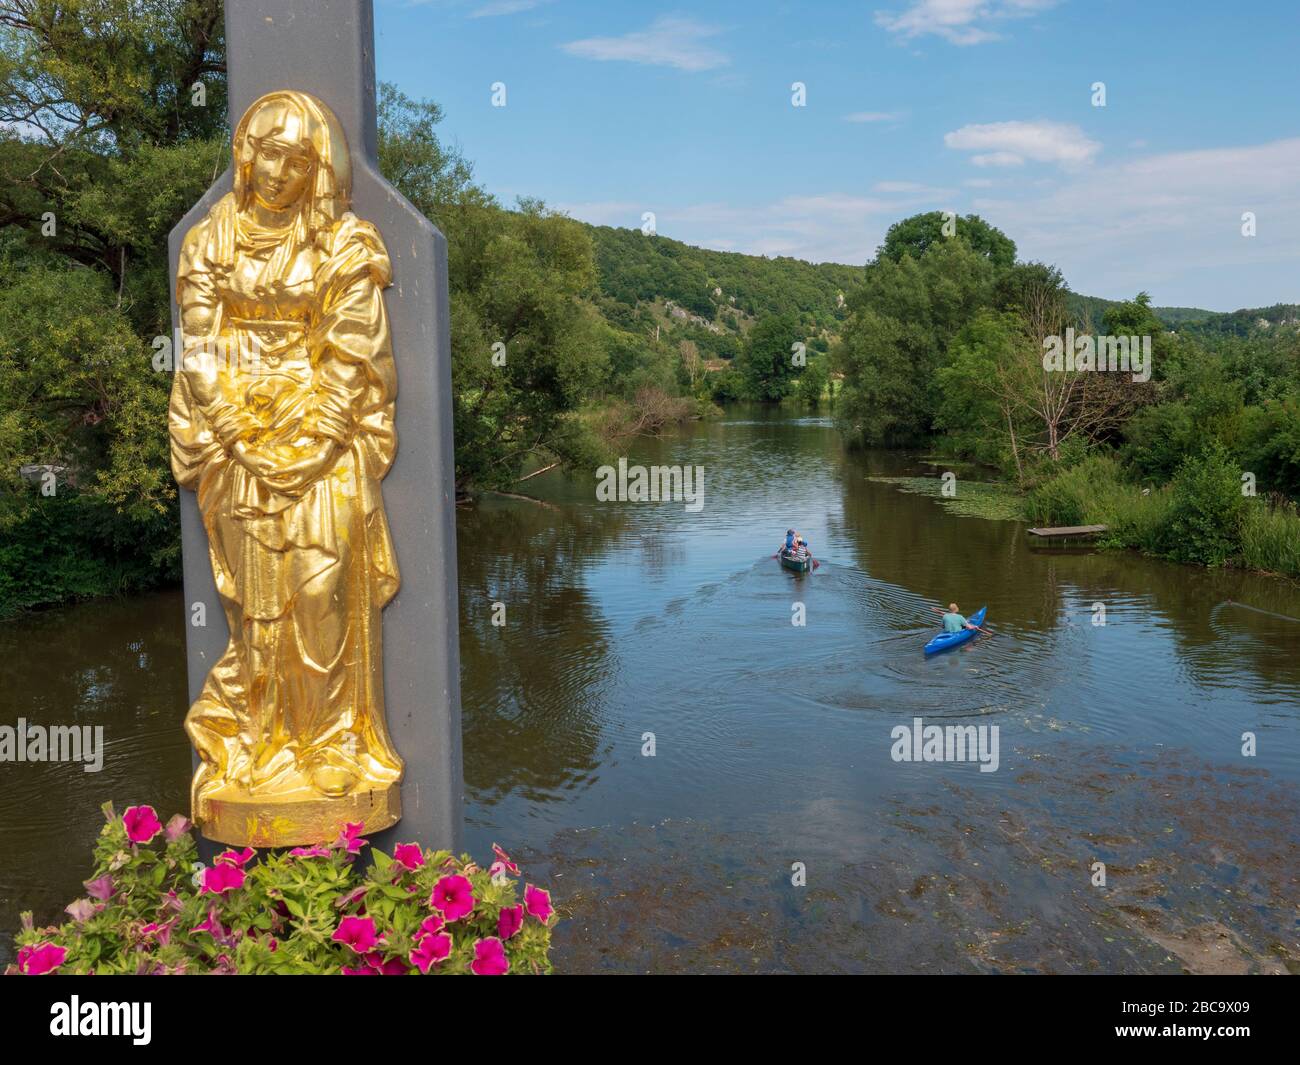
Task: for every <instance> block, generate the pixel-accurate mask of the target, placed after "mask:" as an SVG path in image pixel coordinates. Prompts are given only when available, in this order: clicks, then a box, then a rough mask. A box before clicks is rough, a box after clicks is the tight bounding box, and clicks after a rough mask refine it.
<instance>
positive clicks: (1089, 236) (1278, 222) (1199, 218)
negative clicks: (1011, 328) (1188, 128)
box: [973, 138, 1300, 310]
mask: <svg viewBox="0 0 1300 1065" xmlns="http://www.w3.org/2000/svg"><path fill="white" fill-rule="evenodd" d="M1297 172H1300V138H1292V139H1288V140H1280V141H1273V142H1270V143H1267V144H1259V145H1250V146H1246V147H1237V148H1209V149H1201V150H1196V151H1185V152H1168V153H1163V154H1159V155H1149V156H1143V157H1138V158H1134V159H1132V160H1130V161H1128V162H1118V163H1113V164H1112V165H1109V166H1107V167H1106V168H1104V169H1103V168H1094V169H1089V170H1083V171H1078V172H1074V173H1072V174H1069V175H1067V176H1066V177H1065V178H1064V180H1058V181H1056V182H1053V183H1051V185H1050V187H1048V188H1046V189H1044V190H1043V191H1042V193H1041V195H1037V196H1027V195H1025V193H1024V190H1023V189H1021V190H1020V192H1019V194H1018V195H1016V196H1015V198H1014V199H1012V198H982V199H976V200H975V201H974V202H973V208H974V210H975V211H976V212H977V213H979V214H980V215H982V216H983V217H984V218H986V219H988V221H989V222H991V223H992V224H993V225H996V226H997V227H998V228H1000V229H1001V230H1003V231H1004V232H1005V233H1006V234H1007V235H1008V236H1010V237H1011V238H1012V239H1013V240H1015V242H1016V244H1017V245H1018V247H1019V250H1020V255H1021V257H1022V258H1027V259H1043V260H1045V261H1047V262H1052V263H1055V264H1056V265H1057V266H1059V267H1060V268H1061V270H1062V272H1063V273H1064V274H1065V277H1066V280H1067V281H1069V283H1070V287H1071V288H1073V289H1075V290H1076V291H1078V292H1086V293H1088V294H1090V295H1097V296H1107V297H1110V298H1118V297H1131V296H1132V295H1133V294H1134V293H1136V292H1138V291H1139V290H1141V289H1146V290H1148V291H1150V292H1151V293H1152V296H1153V297H1154V299H1155V302H1156V303H1157V304H1160V305H1179V306H1198V307H1205V308H1208V309H1211V310H1233V309H1235V308H1238V307H1259V306H1266V305H1268V304H1271V303H1277V302H1288V303H1290V302H1296V301H1297V300H1298V299H1300V280H1297V279H1298V278H1300V185H1297V183H1296V180H1295V174H1296V173H1297ZM1002 195H1003V196H1009V193H1007V194H1002ZM1244 211H1254V212H1255V214H1256V216H1257V217H1258V219H1259V235H1258V236H1256V237H1243V236H1242V235H1241V215H1242V212H1244Z"/></svg>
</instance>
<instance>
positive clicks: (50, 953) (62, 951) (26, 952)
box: [18, 943, 68, 976]
mask: <svg viewBox="0 0 1300 1065" xmlns="http://www.w3.org/2000/svg"><path fill="white" fill-rule="evenodd" d="M67 956H68V951H67V948H66V947H61V946H59V945H58V944H57V943H38V944H37V945H36V946H34V947H23V948H22V949H20V950H19V951H18V971H19V972H20V973H22V974H23V975H24V976H44V975H45V974H46V973H52V972H53V971H54V970H55V969H57V968H58V967H59V966H60V965H62V964H63V960H64V959H65V958H66V957H67Z"/></svg>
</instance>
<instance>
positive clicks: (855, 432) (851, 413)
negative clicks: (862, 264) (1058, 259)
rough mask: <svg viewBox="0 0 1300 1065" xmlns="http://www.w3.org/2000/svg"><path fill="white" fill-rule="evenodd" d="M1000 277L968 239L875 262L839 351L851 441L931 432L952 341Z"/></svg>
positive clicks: (902, 439)
mask: <svg viewBox="0 0 1300 1065" xmlns="http://www.w3.org/2000/svg"><path fill="white" fill-rule="evenodd" d="M994 277H995V268H994V266H993V265H992V263H991V262H990V261H989V260H988V259H987V258H985V257H984V256H982V255H980V254H979V253H978V252H975V251H973V250H972V249H971V248H970V247H968V246H967V245H966V244H965V243H964V242H963V241H947V242H944V243H942V244H936V245H934V246H932V247H931V248H929V249H928V250H927V251H926V252H925V254H923V255H922V256H921V257H920V258H919V259H918V258H914V257H912V256H911V255H904V256H902V257H901V258H899V259H898V260H894V259H892V258H889V257H887V256H883V257H881V258H880V259H878V260H877V261H876V262H874V263H872V264H871V266H870V267H868V269H867V272H866V280H865V281H864V283H863V285H862V286H861V288H859V289H858V290H856V291H855V292H854V294H853V295H852V297H851V299H850V301H849V305H850V310H851V314H850V317H849V319H848V321H847V322H845V324H844V328H843V331H842V333H841V337H840V343H839V345H838V347H837V348H836V350H835V352H834V359H835V363H836V366H837V368H838V369H840V370H841V371H842V372H843V373H844V378H845V379H844V391H843V395H842V402H841V404H840V406H839V419H840V422H841V426H842V428H843V429H844V430H845V431H846V433H847V434H848V436H849V438H850V440H851V441H852V442H855V443H860V444H864V445H866V446H879V445H882V444H883V445H886V446H895V445H900V444H909V443H916V442H918V441H920V440H921V439H923V438H924V437H926V436H928V435H929V434H930V433H931V431H932V430H933V428H934V414H935V403H936V398H937V396H936V390H935V389H936V386H935V373H936V371H938V369H939V368H940V367H941V366H943V365H944V363H945V358H946V353H947V349H948V345H949V343H950V342H951V341H952V339H953V338H954V337H955V336H956V335H957V333H958V332H959V331H960V330H961V329H962V327H963V326H965V324H966V323H967V322H968V321H970V320H971V319H972V318H973V317H974V316H975V315H976V314H977V313H978V312H979V310H980V309H981V308H983V307H986V306H988V304H989V302H990V299H991V292H992V285H993V280H994Z"/></svg>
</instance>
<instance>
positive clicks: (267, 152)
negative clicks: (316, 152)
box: [252, 136, 313, 211]
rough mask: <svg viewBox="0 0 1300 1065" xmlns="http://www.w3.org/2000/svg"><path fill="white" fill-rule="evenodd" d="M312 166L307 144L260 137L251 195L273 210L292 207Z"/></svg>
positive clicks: (301, 191) (310, 153) (281, 137)
mask: <svg viewBox="0 0 1300 1065" xmlns="http://www.w3.org/2000/svg"><path fill="white" fill-rule="evenodd" d="M312 166H313V156H312V150H311V146H310V145H309V144H304V143H301V142H295V141H293V140H291V139H288V138H285V137H283V136H269V137H263V138H262V140H261V141H260V142H258V145H257V154H256V155H255V156H254V157H253V175H252V177H253V194H254V195H255V196H256V197H257V198H258V199H259V200H260V201H261V202H262V204H263V205H264V206H266V207H270V208H272V209H273V210H276V211H282V210H284V209H285V208H286V207H292V206H293V205H294V204H295V203H297V202H298V201H299V200H300V199H301V198H302V196H303V193H305V192H306V191H307V183H308V182H309V181H310V180H311V174H312Z"/></svg>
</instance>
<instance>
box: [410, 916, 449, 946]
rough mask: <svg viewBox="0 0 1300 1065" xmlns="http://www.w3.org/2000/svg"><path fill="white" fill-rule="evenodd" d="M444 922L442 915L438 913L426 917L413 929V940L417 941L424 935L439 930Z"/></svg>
mask: <svg viewBox="0 0 1300 1065" xmlns="http://www.w3.org/2000/svg"><path fill="white" fill-rule="evenodd" d="M444 923H445V922H444V919H443V916H442V914H440V913H435V914H431V915H430V916H428V917H426V918H425V919H424V921H423V922H422V923H421V924H420V927H419V928H417V929H416V930H415V936H414V937H413V938H414V939H415V942H417V943H418V942H420V940H421V939H423V938H424V937H425V936H429V935H433V934H434V933H435V932H441V931H442V926H443V924H444Z"/></svg>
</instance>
